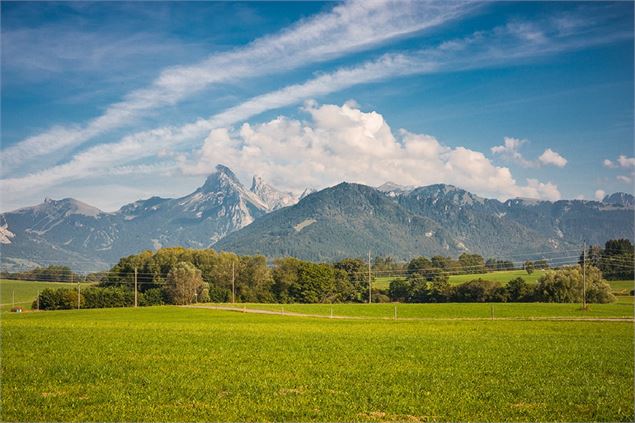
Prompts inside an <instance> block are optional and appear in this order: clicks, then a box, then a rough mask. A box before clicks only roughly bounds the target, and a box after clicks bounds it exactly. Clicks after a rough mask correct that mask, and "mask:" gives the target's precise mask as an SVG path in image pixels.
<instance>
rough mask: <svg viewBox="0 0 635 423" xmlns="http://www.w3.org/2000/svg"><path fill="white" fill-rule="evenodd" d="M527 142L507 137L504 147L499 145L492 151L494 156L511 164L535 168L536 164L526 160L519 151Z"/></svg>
mask: <svg viewBox="0 0 635 423" xmlns="http://www.w3.org/2000/svg"><path fill="white" fill-rule="evenodd" d="M526 142H527V140H521V139H519V138H513V137H505V138H504V140H503V145H497V146H495V147H492V148H491V149H490V150H491V152H492V153H493V154H497V155H499V156H501V157H503V158H504V159H505V160H508V161H510V162H515V163H518V164H519V165H521V166H523V167H534V166H535V165H534V163H533V162H531V161H529V160H526V159H525V158H524V157H523V155H522V154H521V153H520V151H519V150H520V147H521V146H522V145H523V144H525V143H526Z"/></svg>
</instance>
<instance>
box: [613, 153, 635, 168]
mask: <svg viewBox="0 0 635 423" xmlns="http://www.w3.org/2000/svg"><path fill="white" fill-rule="evenodd" d="M617 163H619V165H620V167H623V168H630V167H635V157H626V156H624V155H620V156H619V157H618V158H617Z"/></svg>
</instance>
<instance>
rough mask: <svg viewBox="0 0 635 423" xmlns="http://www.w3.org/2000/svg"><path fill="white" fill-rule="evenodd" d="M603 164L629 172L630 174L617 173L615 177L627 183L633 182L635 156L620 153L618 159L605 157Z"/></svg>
mask: <svg viewBox="0 0 635 423" xmlns="http://www.w3.org/2000/svg"><path fill="white" fill-rule="evenodd" d="M602 164H603V165H604V167H607V168H609V169H622V170H623V171H627V172H629V174H628V175H617V176H616V177H615V178H616V179H617V180H618V181H620V182H624V183H625V184H631V183H632V182H633V178H634V177H635V157H628V156H625V155H624V154H620V156H619V157H618V158H617V160H615V161H613V160H609V159H604V161H603V162H602Z"/></svg>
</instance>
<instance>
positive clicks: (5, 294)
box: [0, 279, 87, 311]
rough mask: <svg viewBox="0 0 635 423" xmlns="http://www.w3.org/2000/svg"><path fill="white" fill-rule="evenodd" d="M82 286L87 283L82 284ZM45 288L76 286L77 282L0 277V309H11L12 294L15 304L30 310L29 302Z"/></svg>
mask: <svg viewBox="0 0 635 423" xmlns="http://www.w3.org/2000/svg"><path fill="white" fill-rule="evenodd" d="M82 286H87V285H86V284H82ZM46 288H77V284H76V283H66V282H34V281H20V280H8V279H0V311H7V310H10V309H11V304H12V302H13V296H14V295H15V305H16V306H20V307H22V308H23V309H25V310H30V309H31V304H32V303H33V301H34V300H35V299H36V297H37V293H38V291H42V290H43V289H46Z"/></svg>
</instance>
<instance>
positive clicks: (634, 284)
mask: <svg viewBox="0 0 635 423" xmlns="http://www.w3.org/2000/svg"><path fill="white" fill-rule="evenodd" d="M608 283H609V285H611V288H612V290H613V293H614V294H617V295H629V294H630V292H631V291H632V290H633V289H635V281H608Z"/></svg>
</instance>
